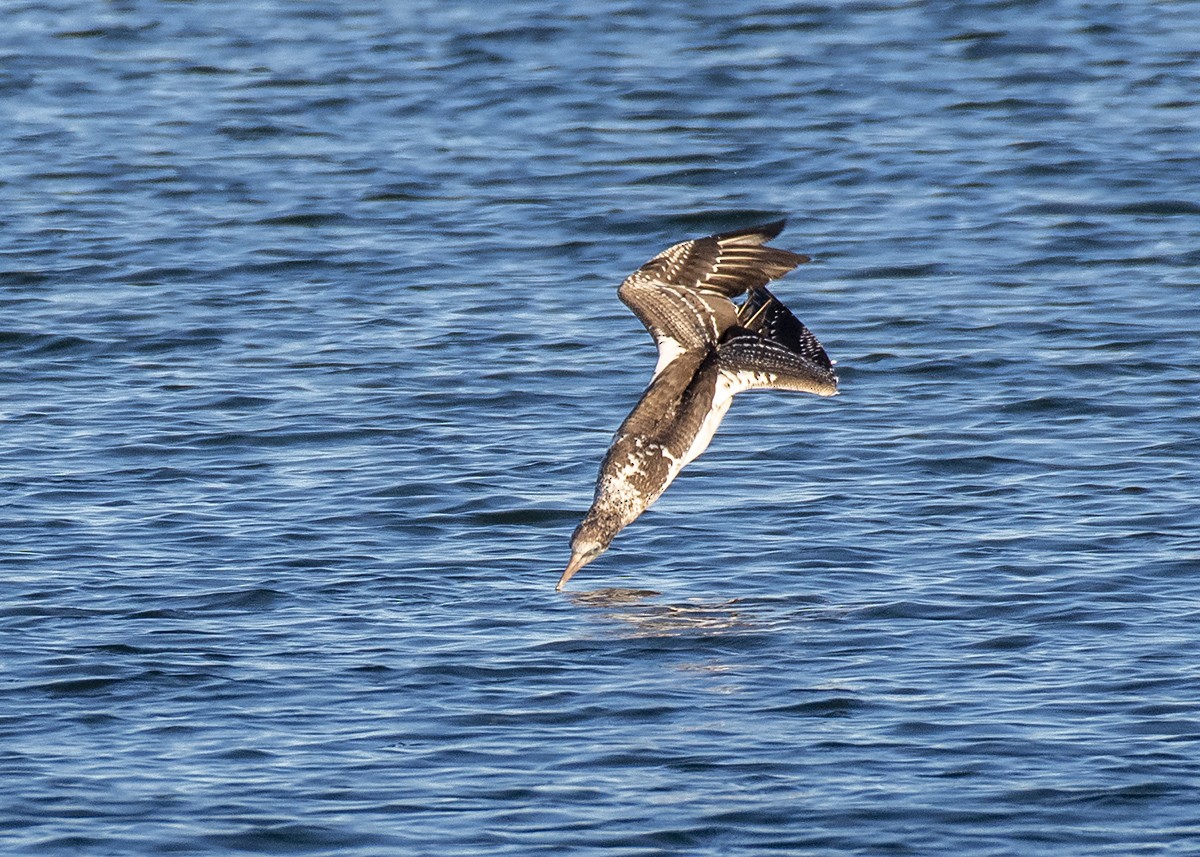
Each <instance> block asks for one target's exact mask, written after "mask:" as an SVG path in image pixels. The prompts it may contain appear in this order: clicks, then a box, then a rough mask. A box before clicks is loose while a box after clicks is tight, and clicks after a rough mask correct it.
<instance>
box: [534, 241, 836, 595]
mask: <svg viewBox="0 0 1200 857" xmlns="http://www.w3.org/2000/svg"><path fill="white" fill-rule="evenodd" d="M785 222H786V221H783V220H780V221H777V222H775V223H768V224H764V225H762V226H755V227H751V228H749V229H739V230H736V231H733V232H725V233H720V234H717V235H711V236H709V237H707V238H697V239H694V240H692V241H684V242H682V243H680V244H675V245H673V246H671V247H668V248H667V249H666V250H664V251H663V252H661V253H659V254H658V255H657V256H655V257H654V258H653V259H651V260H650V261H649V262H647V263H646V264H644V265H642V266H641V267H640V268H638V269H637V270H636V271H634V272H633V273H632V274H631V275H630V276H629V277H627V278H626V279H625V281H624V282H623V283H621V286H620V288H619V289H618V290H617V294H618V295H619V296H620V298H621V300H622V301H623V302H624V303H625V304H626V305H627V306H628V307H629V308H630V309H631V310H633V314H634V315H636V316H637V317H638V319H639V320H641V322H642V324H644V325H645V326H646V329H647V330H648V331H649V332H650V335H651V336H652V337H654V341H655V343H656V344H657V346H658V365H657V366H656V367H655V369H654V377H653V378H652V379H651V381H650V386H649V387H647V388H646V391H645V392H644V393H643V394H642V398H641V400H640V401H639V402H638V403H637V405H636V406H634V409H633V410H632V411H631V412H630V414H629V416H628V417H626V418H625V421H624V422H623V423H622V424H621V427H620V428H619V429H617V433H616V435H615V436H614V438H613V443H612V446H611V447H610V448H609V450H608V453H607V454H606V455H605V457H604V461H603V462H602V463H601V465H600V474H599V477H598V478H597V480H596V494H595V499H594V500H593V502H592V506H591V508H590V509H589V510H588V512H587V514H586V515H585V516H584V519H583V521H582V522H581V523H580V524H579V526H578V527H577V528H576V529H575V533H574V534H573V535H572V537H571V561H570V563H569V564H568V565H567V568H566V571H564V572H563V575H562V578H561V579H560V580H559V582H558V586H557V587H556V588H557V589H562V587H563V585H564V584H565V583H566V582H567V581H568V580H570V578H571V577H572V575H574V574H575V572H577V571H578V570H579V569H581V568H583V566H585V565H587V564H588V563H589V562H591V561H592V560H593V559H595V558H596V557H597V556H599V555H600V554H601V553H603V552H604V551H605V550H606V549H607V548H608V546H609V544H610V543H611V542H612V540H613V538H614V537H615V536H616V535H617V533H619V532H620V531H621V530H622V529H624V528H625V527H626V526H628V525H629V524H630V523H632V522H633V521H634V520H635V519H636V518H637V517H638V516H639V515H641V514H642V512H644V511H645V510H646V509H647V508H648V507H649V506H650V504H651V503H653V502H654V501H655V500H657V499H658V498H659V497H660V496H661V495H662V493H663V491H665V490H666V489H667V486H668V485H670V484H671V481H672V480H673V479H674V478H675V477H676V476H677V475H678V474H679V471H680V470H682V469H683V467H684V466H685V465H686V464H688V463H689V462H691V461H692V460H693V459H695V458H696V457H697V456H698V455H700V454H701V453H702V452H704V450H705V449H707V448H708V444H709V442H710V441H711V440H712V437H713V434H714V433H715V432H716V430H717V426H719V425H720V423H721V420H722V419H723V418H724V417H725V413H726V411H728V410H729V404H730V401H731V400H732V398H733V397H734V396H735V395H736V394H738V393H741V392H744V391H746V390H752V389H757V388H772V389H783V390H800V391H803V392H807V393H815V394H816V395H819V396H832V395H833V394H834V393H836V392H837V377H836V376H835V375H834V374H833V367H832V364H831V362H830V360H829V357H828V356H827V355H826V354H825V350H824V349H823V348H822V347H821V344H820V343H819V342H818V341H817V338H816V337H815V336H813V335H812V333H811V332H809V330H808V328H806V327H805V326H804V325H803V324H801V322H800V321H799V319H797V318H796V317H795V316H794V315H792V314H791V312H789V311H788V309H787V307H785V306H784V305H783V304H782V303H780V301H779V299H778V298H776V297H775V296H774V295H773V294H771V292H770V291H769V290H768V289H767V287H766V285H767V283H768V282H770V281H771V280H774V279H777V278H778V277H781V276H783V275H784V274H786V273H787V272H788V271H790V270H792V269H793V268H795V267H796V266H797V265H799V264H801V263H802V262H807V261H808V257H807V256H802V255H800V254H797V253H790V252H788V251H787V250H780V249H778V248H775V247H767V246H765V244H766V242H767V241H769V240H770V239H772V238H774V237H775V236H776V235H778V234H779V233H780V232H781V231H782V230H783V227H784V225H785ZM746 293H748V295H747V297H746V300H745V301H744V302H743V303H742V304H741V305H740V306H739V305H737V304H735V303H734V302H733V299H734V298H736V297H739V296H741V295H742V294H746Z"/></svg>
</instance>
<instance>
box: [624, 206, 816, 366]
mask: <svg viewBox="0 0 1200 857" xmlns="http://www.w3.org/2000/svg"><path fill="white" fill-rule="evenodd" d="M785 223H786V221H783V220H779V221H776V222H774V223H767V224H764V225H762V226H753V227H750V228H749V229H739V230H736V231H733V232H723V233H719V234H717V235H710V236H709V237H707V238H697V239H694V240H692V241H684V242H682V243H680V244H675V245H673V246H671V247H668V248H667V249H666V250H664V251H662V252H661V253H659V254H658V255H657V256H655V257H654V258H653V259H651V260H650V261H649V262H647V263H646V264H644V265H642V266H641V267H640V268H638V269H637V270H636V271H634V272H633V273H632V274H630V275H629V277H627V278H626V280H625V282H623V283H621V286H620V288H619V289H617V294H618V295H619V296H620V298H621V300H622V301H623V302H624V303H625V305H626V306H628V307H629V308H630V309H631V310H633V314H634V315H636V316H637V317H638V319H639V320H640V321H641V322H642V324H644V325H645V326H646V329H647V330H648V331H650V335H651V336H653V337H654V341H655V342H656V343H657V344H658V348H659V370H661V369H662V367H663V366H664V365H666V363H669V362H670V360H671V359H673V358H674V356H676V355H678V354H679V353H681V352H683V351H688V350H691V349H692V348H699V347H704V346H709V345H716V343H717V342H718V340H719V339H720V338H721V335H722V334H723V333H724V332H725V331H726V330H727V329H728V328H729V327H731V326H732V325H734V324H736V323H737V307H735V306H734V305H733V302H732V301H731V298H734V297H737V296H738V295H740V294H742V293H743V292H746V291H748V290H750V289H755V288H759V287H761V286H764V285H766V284H767V283H768V282H770V281H771V280H774V279H776V278H777V277H782V276H783V275H784V274H786V273H787V272H788V271H790V270H792V269H793V268H795V267H796V266H797V265H799V264H800V263H802V262H807V261H808V257H807V256H801V255H800V254H798V253H790V252H788V251H787V250H780V249H778V248H776V247H766V246H764V244H765V242H767V241H769V240H770V239H771V238H774V237H775V236H776V235H778V234H779V233H780V232H781V231H782V230H783V227H784V224H785ZM664 361H665V362H664Z"/></svg>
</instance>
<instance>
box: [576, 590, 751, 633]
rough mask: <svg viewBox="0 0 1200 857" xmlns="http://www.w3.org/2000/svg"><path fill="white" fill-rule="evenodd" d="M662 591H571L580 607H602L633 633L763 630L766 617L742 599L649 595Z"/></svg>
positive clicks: (605, 614) (607, 613) (611, 617)
mask: <svg viewBox="0 0 1200 857" xmlns="http://www.w3.org/2000/svg"><path fill="white" fill-rule="evenodd" d="M660 594H661V593H659V592H655V591H654V590H650V589H621V588H606V589H596V590H592V591H591V592H581V593H577V594H576V593H573V594H572V595H571V596H570V597H571V600H572V602H574V603H575V604H578V605H580V606H581V607H595V608H603V609H605V613H604V616H605V618H607V619H615V620H617V621H619V622H622V623H624V624H625V625H626V626H627V630H628V631H629V632H630V633H631V634H632V635H633V636H636V637H664V636H675V635H686V634H694V633H698V632H699V633H712V632H714V631H733V630H746V631H750V630H754V631H759V630H763V629H764V628H765V626H766V624H767V623H766V621H764V620H762V619H761V618H760V617H757V616H754V615H747V614H746V611H745V605H744V604H742V601H741V599H738V598H729V599H726V600H724V601H717V602H705V601H701V600H699V599H693V600H691V601H689V602H687V603H683V604H658V603H652V602H651V599H653V598H656V597H658V596H659V595H660Z"/></svg>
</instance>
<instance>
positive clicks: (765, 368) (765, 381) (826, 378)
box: [717, 286, 838, 396]
mask: <svg viewBox="0 0 1200 857" xmlns="http://www.w3.org/2000/svg"><path fill="white" fill-rule="evenodd" d="M717 361H718V365H719V366H720V367H721V375H722V378H723V380H724V382H725V383H724V389H725V392H726V395H728V396H733V395H735V394H737V393H740V392H743V391H745V390H753V389H756V388H762V387H769V388H772V389H776V390H799V391H801V392H804V393H815V394H816V395H818V396H832V395H834V394H835V393H836V392H837V384H838V379H837V376H836V375H835V374H833V363H832V362H831V361H830V359H829V355H828V354H826V353H825V349H824V348H822V347H821V343H820V342H818V341H817V338H816V337H815V336H813V334H812V331H810V330H809V329H808V328H807V327H805V326H804V325H803V323H801V321H800V319H798V318H796V316H794V315H792V313H791V311H790V310H788V308H787V307H785V306H784V305H783V304H782V303H781V302H780V300H779V298H777V297H775V296H774V295H773V294H771V292H770V291H769V290H768V289H767V288H766V287H765V286H764V287H760V288H758V289H755V290H754V291H753V292H751V293H750V296H749V297H748V298H746V302H745V303H744V304H742V306H741V308H740V309H739V311H738V324H737V326H736V327H733V328H730V329H729V330H728V331H727V334H726V337H725V339H724V340H723V341H722V342H721V344H720V346H719V347H718V348H717Z"/></svg>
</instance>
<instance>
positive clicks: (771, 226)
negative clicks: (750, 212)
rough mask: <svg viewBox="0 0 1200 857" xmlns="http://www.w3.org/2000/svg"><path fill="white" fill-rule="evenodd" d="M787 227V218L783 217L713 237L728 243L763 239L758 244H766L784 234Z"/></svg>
mask: <svg viewBox="0 0 1200 857" xmlns="http://www.w3.org/2000/svg"><path fill="white" fill-rule="evenodd" d="M785 226H787V218H786V217H781V218H780V219H779V220H772V221H771V222H770V223H763V224H760V225H758V226H747V227H744V228H742V229H731V230H730V231H728V232H718V233H716V234H715V235H713V236H712V237H713V238H715V239H716V240H718V241H728V240H729V239H731V238H761V240H760V241H759V242H758V243H760V244H765V243H766V242H768V241H770V240H771V239H772V238H774V237H775V236H777V235H778V234H779V233H780V232H782V231H783V228H784V227H785Z"/></svg>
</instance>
